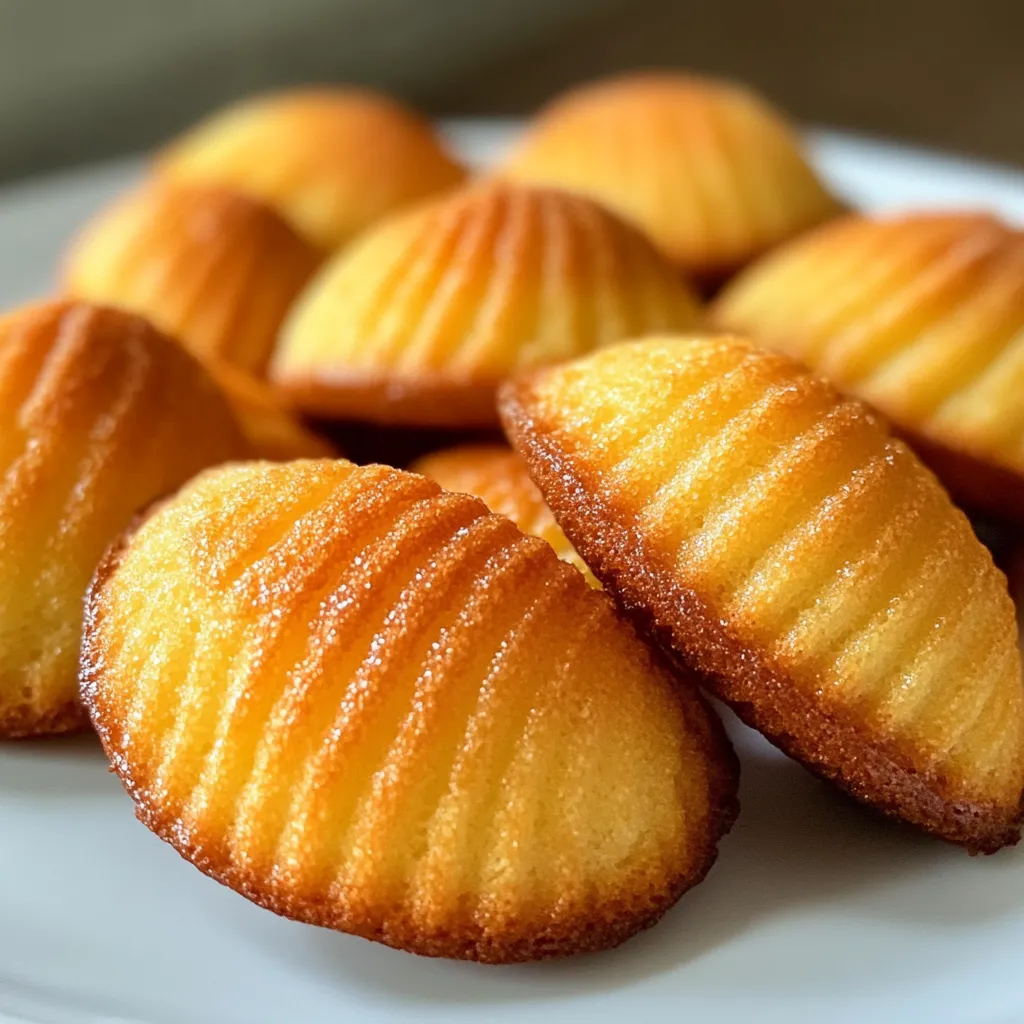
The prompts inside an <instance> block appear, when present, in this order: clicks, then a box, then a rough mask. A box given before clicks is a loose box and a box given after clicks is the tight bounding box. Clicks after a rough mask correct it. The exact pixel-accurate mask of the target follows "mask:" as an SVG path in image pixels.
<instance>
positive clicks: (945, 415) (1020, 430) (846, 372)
mask: <svg viewBox="0 0 1024 1024" xmlns="http://www.w3.org/2000/svg"><path fill="white" fill-rule="evenodd" d="M711 319H712V321H713V323H714V324H715V325H716V326H718V327H721V328H723V329H727V330H738V331H743V332H745V333H748V334H750V335H752V336H754V337H757V338H758V340H761V341H763V342H764V343H765V344H767V345H770V346H771V347H773V348H777V349H779V350H781V351H784V352H787V353H788V354H789V355H792V356H794V357H795V358H797V359H799V360H801V361H802V362H805V363H807V364H808V365H809V366H811V367H812V368H813V369H814V370H816V371H817V372H820V373H823V374H825V375H826V376H828V377H830V378H831V379H832V380H833V381H835V383H836V384H837V385H838V386H839V387H840V388H842V389H843V390H845V391H848V392H850V393H851V394H855V395H857V396H858V397H860V398H863V399H864V400H865V401H867V402H869V403H871V404H872V405H873V406H875V407H876V408H877V409H879V410H880V411H881V412H883V413H884V414H885V415H886V416H887V417H888V418H889V419H890V420H891V421H892V422H893V423H894V424H895V425H896V427H897V429H898V431H899V432H900V433H901V434H903V436H904V437H905V439H906V440H907V441H908V442H909V443H910V444H911V445H912V446H913V447H915V449H916V450H917V451H918V453H919V454H920V455H921V457H922V458H923V459H925V461H926V462H928V464H929V465H931V466H932V468H933V469H934V470H935V472H936V473H937V474H938V475H939V476H940V478H941V479H942V480H943V482H944V483H945V484H946V485H947V486H948V487H949V489H950V490H951V491H952V493H953V494H954V496H955V497H957V498H958V499H959V500H960V501H962V502H963V503H964V504H966V505H969V506H971V507H974V508H978V509H980V510H983V511H987V512H989V513H991V514H995V515H1000V516H1004V517H1010V518H1014V519H1016V520H1018V521H1021V522H1024V411H1022V408H1021V403H1020V401H1019V395H1020V394H1021V392H1022V389H1024V233H1022V232H1020V231H1017V230H1014V229H1011V228H1009V227H1008V226H1006V225H1005V224H1003V223H1001V222H1000V221H998V220H996V219H994V218H993V217H990V216H988V215H986V214H971V213H941V214H927V213H926V214H914V215H911V216H905V217H896V218H890V219H880V220H874V219H869V218H864V217H856V218H848V219H844V220H842V221H837V222H836V223H835V224H831V225H826V226H825V227H823V228H821V229H820V230H819V231H817V232H814V233H813V234H811V235H809V236H807V237H806V238H804V239H798V240H796V241H795V242H793V243H791V244H790V245H788V246H785V247H783V248H782V249H780V250H779V251H778V252H776V253H773V254H771V255H770V256H768V257H766V258H765V260H763V261H762V262H760V263H757V264H755V265H754V266H752V267H751V268H750V269H749V270H748V271H746V272H745V273H744V274H742V275H741V276H740V277H739V278H737V279H736V281H734V282H733V283H732V284H731V285H730V286H729V287H728V288H727V289H726V290H725V292H724V293H723V294H722V295H721V296H720V297H719V299H718V301H717V302H716V303H715V304H714V306H713V307H712V310H711Z"/></svg>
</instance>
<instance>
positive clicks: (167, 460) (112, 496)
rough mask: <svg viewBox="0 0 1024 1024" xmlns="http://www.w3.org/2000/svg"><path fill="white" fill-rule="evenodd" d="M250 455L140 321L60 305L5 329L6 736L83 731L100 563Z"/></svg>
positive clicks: (1, 362) (1, 519) (1, 567)
mask: <svg viewBox="0 0 1024 1024" xmlns="http://www.w3.org/2000/svg"><path fill="white" fill-rule="evenodd" d="M247 452H248V449H247V448H246V446H245V444H244V442H243V440H242V437H241V435H240V434H239V432H238V428H237V427H236V425H235V422H234V420H233V419H232V417H231V414H230V413H229V411H228V407H227V405H226V404H225V402H224V399H223V398H222V397H221V394H220V392H219V391H218V389H217V388H216V386H215V385H214V383H213V381H212V380H210V379H209V377H208V376H207V375H206V373H205V372H204V371H203V370H202V368H201V367H200V366H199V365H198V364H197V363H196V362H195V361H194V360H193V359H192V358H191V356H189V355H188V354H187V353H186V352H184V351H183V350H182V349H181V348H179V346H178V345H177V344H175V343H174V342H172V341H170V340H169V339H167V338H165V337H163V336H162V335H160V334H158V333H157V332H156V331H155V330H154V329H153V328H152V327H150V326H149V324H148V323H146V322H145V321H144V320H141V319H140V318H138V317H134V316H129V315H128V314H124V313H120V312H117V311H114V310H109V309H97V308H93V307H90V306H87V305H84V304H76V303H59V302H54V303H49V304H46V305H40V306H33V307H27V308H24V309H21V310H18V311H16V312H14V313H11V314H9V315H7V316H5V317H3V318H2V319H0V580H2V586H0V736H31V735H41V734H45V733H54V732H65V731H68V730H70V729H75V728H78V727H81V726H82V725H84V724H85V716H84V714H83V712H82V711H81V709H80V707H79V704H78V688H77V682H76V680H77V666H78V642H79V635H80V633H81V626H82V601H83V598H84V595H85V590H86V587H87V585H88V583H89V579H90V577H91V576H92V573H93V570H94V569H95V568H96V563H97V562H98V561H99V559H100V557H101V555H102V554H103V552H104V550H105V549H106V547H107V545H108V544H109V543H110V542H111V541H112V540H113V539H114V537H115V536H117V534H119V533H120V532H121V531H122V530H123V529H124V528H125V527H126V526H127V525H128V523H129V522H130V521H131V519H132V517H133V516H134V515H135V514H136V513H137V512H138V511H139V510H140V509H142V508H143V507H144V506H146V505H147V504H149V503H150V502H152V501H153V500H155V499H156V498H160V497H163V496H165V495H167V494H168V493H171V492H173V491H174V489H175V488H177V487H178V486H179V485H180V484H182V483H184V482H185V481H186V480H187V479H188V478H189V477H191V476H192V475H193V474H194V473H196V472H198V471H199V470H200V469H203V468H204V467H206V466H209V465H212V464H214V463H217V462H222V461H225V460H227V459H231V458H239V457H244V456H245V455H246V454H247Z"/></svg>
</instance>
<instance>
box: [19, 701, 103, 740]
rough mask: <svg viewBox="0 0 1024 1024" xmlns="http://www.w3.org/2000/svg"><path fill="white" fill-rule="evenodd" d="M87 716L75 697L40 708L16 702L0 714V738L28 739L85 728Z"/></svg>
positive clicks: (84, 730) (58, 734) (87, 722)
mask: <svg viewBox="0 0 1024 1024" xmlns="http://www.w3.org/2000/svg"><path fill="white" fill-rule="evenodd" d="M88 728H89V717H88V715H87V714H86V713H85V709H84V708H83V707H82V706H81V705H80V704H79V703H78V701H77V700H68V701H64V703H63V704H58V705H57V706H56V707H53V708H48V709H47V710H46V711H44V712H40V711H39V710H38V709H36V708H34V707H31V706H26V705H19V706H18V707H14V708H11V709H10V710H9V711H8V712H7V713H6V714H4V715H3V716H0V739H4V740H31V739H44V738H46V737H49V736H63V735H67V734H68V733H75V732H86V731H87V730H88Z"/></svg>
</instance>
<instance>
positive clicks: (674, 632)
mask: <svg viewBox="0 0 1024 1024" xmlns="http://www.w3.org/2000/svg"><path fill="white" fill-rule="evenodd" d="M502 411H503V415H504V420H505V425H506V429H507V431H508V433H509V435H510V437H511V439H512V441H513V444H514V446H515V447H516V448H517V449H518V450H519V451H520V452H521V453H523V454H524V456H525V458H526V460H527V463H528V465H529V467H530V471H531V474H532V476H533V478H534V480H535V481H536V482H537V483H538V485H539V486H540V489H541V491H542V493H543V494H544V496H545V499H546V500H547V502H548V504H549V505H550V507H551V508H552V510H553V512H554V514H555V516H556V518H557V519H558V522H559V524H560V525H561V526H562V528H563V529H564V530H565V533H566V535H567V537H568V538H569V540H570V541H571V542H572V543H573V545H574V546H575V547H576V549H577V550H578V551H579V552H580V554H581V555H582V556H583V558H584V559H585V560H586V563H587V565H589V566H590V568H591V569H592V570H593V571H594V574H595V575H596V576H597V578H598V579H599V580H600V581H601V582H602V583H603V584H604V585H605V587H606V588H608V589H609V590H610V591H611V593H612V594H613V595H615V596H616V597H617V598H618V599H619V601H620V602H621V604H622V605H623V606H624V607H625V608H626V609H627V610H628V611H629V612H630V613H631V614H632V615H633V616H634V617H635V618H636V620H637V621H638V622H639V623H640V624H641V625H642V626H643V627H644V628H645V629H647V630H648V631H649V632H650V633H651V634H652V635H653V636H654V637H655V638H657V639H658V640H659V641H660V642H661V643H662V644H663V645H664V646H665V647H666V648H667V649H670V650H671V651H672V652H674V654H675V655H676V656H677V657H678V658H680V659H681V661H682V662H684V663H685V664H686V665H687V666H688V667H690V668H691V669H693V670H694V671H696V672H697V673H698V674H699V675H700V677H701V678H702V679H703V680H704V682H705V683H706V685H707V686H708V687H709V688H710V689H711V690H712V691H713V692H714V693H715V694H716V695H717V696H719V697H721V698H723V699H725V700H726V701H728V702H729V703H730V704H731V705H732V707H733V708H734V709H735V710H736V711H737V713H738V714H739V715H740V717H741V718H743V719H744V720H745V721H746V722H748V723H749V724H751V725H753V726H755V727H756V728H757V729H759V730H760V731H761V732H763V733H764V734H765V735H766V736H767V737H768V738H769V739H771V740H772V741H773V742H774V743H775V744H776V745H777V746H779V747H781V748H782V749H783V750H784V751H786V752H787V753H789V754H790V755H792V756H794V757H795V758H797V759H798V760H800V761H802V762H803V763H804V764H806V765H807V766H808V767H809V768H811V769H812V770H813V771H815V772H816V773H818V774H820V775H823V776H824V777H826V778H829V779H831V780H832V781H834V782H836V783H837V784H839V785H840V786H841V787H843V788H844V789H846V790H848V791H849V792H850V793H852V794H853V795H854V796H856V797H858V798H859V799H861V800H863V801H865V802H867V803H869V804H871V805H873V806H875V807H877V808H879V809H880V810H882V811H884V812H885V813H887V814H889V815H891V816H894V817H898V818H901V819H904V820H906V821H909V822H912V823H914V824H916V825H918V826H920V827H922V828H923V829H925V830H927V831H929V832H932V833H934V834H937V835H939V836H942V837H944V838H946V839H949V840H952V841H954V842H957V843H961V844H962V845H964V846H966V847H967V848H968V849H969V850H971V851H972V852H975V851H981V852H992V851H994V850H996V849H998V848H999V847H1001V846H1003V845H1008V844H1012V843H1015V842H1016V841H1017V839H1018V837H1019V827H1020V821H1019V819H1020V798H1021V790H1022V786H1024V751H1022V739H1024V694H1022V687H1021V667H1020V656H1019V653H1018V650H1017V632H1016V627H1015V623H1014V611H1013V605H1012V602H1011V601H1010V599H1009V596H1008V594H1007V589H1006V581H1005V578H1004V577H1003V576H1002V574H1001V573H1000V572H999V571H998V570H997V569H996V568H995V567H994V565H993V563H992V559H991V555H990V554H989V552H988V551H987V549H985V548H984V547H983V545H982V544H981V543H980V542H979V541H978V540H977V538H976V537H975V536H974V533H973V531H972V530H971V527H970V524H969V523H968V521H967V519H966V517H965V516H964V515H963V513H961V512H960V511H959V510H958V509H956V508H955V507H954V506H953V505H952V503H951V502H950V501H949V498H948V496H947V495H946V493H945V492H944V491H943V489H942V488H941V487H940V486H939V484H938V482H937V481H936V480H935V478H934V477H933V475H932V474H931V473H930V472H929V471H928V470H927V469H926V468H925V467H924V466H922V465H921V463H920V462H919V461H918V460H917V458H916V457H915V456H914V455H913V454H912V453H911V452H910V451H909V449H907V447H906V446H905V445H904V444H903V442H901V441H899V440H894V439H893V438H892V437H891V436H890V434H889V432H888V430H887V428H886V427H885V425H884V423H883V421H882V420H881V418H880V417H878V416H876V415H875V414H873V413H872V412H871V411H869V410H868V409H867V408H866V407H865V406H863V405H862V404H861V403H860V402H858V401H856V400H854V399H844V398H842V397H841V396H840V395H839V394H838V393H837V392H836V391H835V390H834V389H833V388H832V386H831V385H830V384H828V383H827V382H825V381H824V380H823V379H821V378H818V377H815V376H813V375H811V374H809V373H807V372H806V371H805V370H803V369H802V368H801V367H800V366H799V365H798V364H797V363H795V362H793V361H792V360H790V359H789V358H788V357H786V356H784V355H781V354H776V353H769V352H765V351H760V350H758V349H757V348H756V347H755V346H753V345H752V344H750V343H749V342H746V341H743V340H740V339H737V338H730V337H717V338H714V337H713V338H669V339H651V340H647V341H643V342H637V343H634V344H631V345H622V346H616V347H614V348H612V349H607V350H604V351H603V352H601V353H597V354H595V355H593V356H590V357H588V358H587V359H583V360H579V361H577V362H576V363H573V364H568V365H566V366H564V367H558V368H551V369H547V370H543V371H538V372H536V373H534V374H532V375H530V376H527V377H525V378H523V379H521V380H518V381H515V382H512V383H510V384H509V385H507V386H506V388H505V389H504V391H503V405H502Z"/></svg>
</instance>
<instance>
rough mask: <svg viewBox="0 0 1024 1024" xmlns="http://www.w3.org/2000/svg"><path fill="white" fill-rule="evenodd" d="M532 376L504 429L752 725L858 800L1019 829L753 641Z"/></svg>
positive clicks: (608, 564)
mask: <svg viewBox="0 0 1024 1024" xmlns="http://www.w3.org/2000/svg"><path fill="white" fill-rule="evenodd" d="M531 387H532V382H531V379H530V378H529V377H527V378H521V379H519V380H517V381H514V382H510V383H509V384H507V385H505V386H504V387H503V388H502V389H501V391H500V394H499V409H500V412H501V415H502V420H503V423H504V426H505V431H506V434H507V435H508V437H509V440H510V441H511V443H512V445H513V447H514V448H516V449H517V450H518V451H519V452H520V454H521V455H523V457H524V458H525V459H526V462H527V465H528V467H529V470H530V474H531V476H532V477H533V479H534V481H535V483H536V484H537V485H538V487H540V489H541V491H542V493H543V494H544V497H545V499H546V500H547V502H548V505H549V506H550V507H551V510H552V512H553V513H554V515H555V517H556V519H557V520H558V524H559V525H560V526H561V527H562V529H563V530H564V531H565V534H566V536H568V538H569V540H570V541H571V542H572V544H573V545H574V546H575V547H576V550H577V551H578V552H579V553H580V555H581V557H582V558H583V559H584V561H585V562H586V563H587V565H588V566H589V567H590V569H591V570H592V571H593V573H594V575H595V576H597V578H598V579H599V580H600V581H601V582H602V583H603V584H604V586H605V588H606V589H607V590H608V591H609V593H611V594H612V596H613V597H614V598H615V599H616V600H617V601H618V602H619V604H620V605H621V607H622V608H623V609H624V610H625V611H626V613H627V614H629V615H630V616H631V617H632V618H633V620H634V621H635V622H636V623H637V625H638V626H639V628H640V629H641V630H642V631H643V632H644V633H645V634H646V635H648V636H649V637H650V638H651V639H652V640H653V641H654V642H655V643H657V644H658V645H659V646H660V647H661V648H662V649H663V650H665V651H666V653H668V654H669V655H670V656H671V657H674V658H676V659H678V660H679V661H680V662H682V663H683V664H684V665H685V666H686V667H687V668H689V669H690V670H692V671H694V672H695V673H696V674H697V675H698V677H699V678H700V679H701V681H702V682H703V683H704V685H705V686H706V687H707V688H708V689H709V690H710V691H711V692H712V693H714V694H715V695H716V696H718V697H720V698H721V699H722V700H724V701H726V703H728V704H729V705H730V707H732V709H733V710H734V711H735V712H736V714H737V715H738V716H739V718H740V719H742V720H743V721H744V722H745V723H746V724H747V725H750V726H752V727H753V728H755V729H757V730H758V731H759V732H761V733H762V734H763V735H764V736H765V737H766V738H767V739H768V740H770V741H771V742H772V743H773V744H774V745H775V746H777V747H778V748H779V749H780V750H782V751H783V752H784V753H786V754H788V755H789V756H790V757H793V758H795V759H796V760H798V761H800V762H801V763H803V764H804V765H805V766H806V767H807V768H808V769H810V770H811V771H812V772H813V773H814V774H816V775H818V776H820V777H822V778H824V779H827V780H829V781H831V782H833V783H835V784H836V785H837V786H839V787H840V788H841V789H843V790H845V791H846V792H848V793H850V794H851V795H852V796H854V797H856V798H857V799H858V800H861V801H863V802H864V803H867V804H869V805H871V806H873V807H875V808H877V809H878V810H880V811H882V812H883V813H884V814H886V815H887V816H889V817H891V818H897V819H900V820H903V821H907V822H910V823H911V824H914V825H917V826H918V827H919V828H921V829H923V830H924V831H926V832H929V833H931V834H932V835H936V836H939V837H941V838H943V839H947V840H949V841H950V842H953V843H957V844H959V845H961V846H964V847H966V849H967V850H968V851H969V852H970V853H972V854H973V853H994V852H996V851H997V850H999V849H1001V848H1002V847H1004V846H1013V845H1014V844H1016V843H1017V842H1018V841H1019V839H1020V823H1021V808H1020V806H1016V807H1012V808H1010V807H1004V806H999V805H997V804H994V803H989V802H973V801H968V800H960V799H957V798H955V797H954V796H953V795H952V793H951V791H950V786H949V783H948V780H946V779H945V778H944V777H943V776H942V775H941V774H938V773H924V772H920V771H918V770H917V769H915V767H914V759H913V752H912V751H910V750H908V749H905V748H904V747H902V746H901V745H900V744H898V743H896V742H893V741H879V740H878V739H877V738H875V737H872V736H871V735H870V732H869V730H868V729H867V728H866V727H865V726H864V725H862V724H859V723H857V722H856V721H854V720H852V718H849V717H846V716H844V715H843V714H842V712H841V710H840V709H837V708H832V709H829V708H826V707H824V706H822V705H821V704H819V703H817V702H815V701H813V700H811V699H808V698H807V697H806V696H805V695H804V694H803V693H802V692H801V691H800V689H799V688H798V687H797V686H796V685H795V682H794V680H793V679H792V678H791V677H790V676H788V674H787V673H786V672H785V671H784V670H783V669H782V668H781V667H780V666H778V665H776V664H772V663H771V661H770V659H768V658H767V657H765V656H764V654H763V653H762V652H759V651H757V650H754V649H752V648H750V647H748V646H746V645H744V644H743V643H742V642H741V641H740V640H739V638H738V637H737V636H736V634H735V632H734V630H733V629H732V628H731V627H730V625H729V624H728V623H727V622H726V621H724V620H723V619H722V618H721V617H720V616H719V615H717V614H715V613H714V610H713V609H712V608H711V607H709V606H708V604H707V603H706V602H705V601H704V599H703V598H702V597H701V596H700V595H699V594H698V593H696V592H695V591H693V590H691V589H690V588H688V587H686V586H685V585H684V584H683V583H682V582H681V581H680V580H679V579H677V578H676V577H675V575H674V574H673V573H671V572H668V571H666V570H665V569H664V568H662V567H661V566H660V565H659V564H658V560H657V559H655V558H653V557H652V556H651V555H650V554H649V553H648V552H647V550H646V546H645V544H644V541H643V538H642V537H641V536H640V535H639V534H638V532H637V531H636V530H633V529H631V528H629V527H627V526H624V525H622V523H620V522H619V521H618V517H617V516H616V515H615V513H614V510H612V509H610V508H608V507H605V505H604V504H603V503H602V501H601V499H600V498H599V497H598V495H597V493H596V489H595V488H593V487H588V486H587V482H586V479H585V474H584V473H581V471H580V469H579V467H578V466H576V465H575V464H574V460H573V459H572V457H571V456H570V455H569V454H568V453H567V452H566V451H564V450H563V449H561V448H560V447H559V446H558V444H557V442H556V441H555V440H554V438H553V436H552V433H551V431H550V430H549V429H547V426H546V425H545V424H544V423H540V422H538V421H536V420H535V419H534V418H533V417H532V415H531V412H530V405H531V402H530V392H531Z"/></svg>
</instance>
